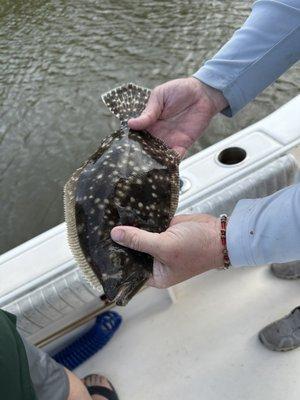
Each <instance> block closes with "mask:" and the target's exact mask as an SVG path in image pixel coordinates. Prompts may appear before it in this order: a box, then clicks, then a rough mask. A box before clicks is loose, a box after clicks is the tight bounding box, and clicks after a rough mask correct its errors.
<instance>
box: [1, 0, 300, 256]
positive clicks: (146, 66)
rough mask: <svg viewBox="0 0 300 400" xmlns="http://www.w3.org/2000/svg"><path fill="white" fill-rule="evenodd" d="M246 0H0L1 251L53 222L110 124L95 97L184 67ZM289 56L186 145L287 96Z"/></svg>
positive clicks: (210, 50) (237, 19)
mask: <svg viewBox="0 0 300 400" xmlns="http://www.w3.org/2000/svg"><path fill="white" fill-rule="evenodd" d="M251 3H252V1H235V0H233V1H229V0H226V1H216V0H212V1H199V0H187V1H180V0H173V1H172V2H171V1H170V2H166V1H163V0H162V1H140V0H122V1H119V0H118V1H116V0H115V1H108V0H102V1H96V0H87V1H79V0H75V1H74V0H72V1H71V0H65V1H63V0H61V1H58V0H49V1H46V0H44V1H42V0H40V1H38V0H35V1H34V0H31V1H30V0H27V1H26V2H24V1H22V0H13V1H12V0H6V1H5V0H0V52H1V63H0V152H1V154H0V180H1V182H0V183H1V192H0V193H1V209H0V224H1V231H0V252H4V251H6V250H8V249H10V248H12V247H14V246H16V245H18V244H20V243H22V242H24V241H25V240H28V239H30V238H31V237H33V236H35V235H37V234H39V233H41V232H43V231H45V230H47V229H49V228H50V227H52V226H55V225H56V224H58V223H60V222H62V220H63V207H62V188H63V185H64V183H65V181H66V179H67V178H68V177H69V175H70V174H71V173H72V172H73V170H74V169H75V168H76V167H78V166H79V165H80V163H81V162H82V161H83V160H84V159H85V158H86V157H87V156H88V155H89V154H90V153H91V152H93V151H94V149H95V148H96V146H97V144H98V143H99V140H100V138H101V137H103V136H105V135H107V134H109V133H110V132H111V131H112V129H114V128H115V127H116V126H117V123H116V121H114V120H113V118H111V116H110V115H109V112H108V111H107V110H106V109H105V107H104V106H103V105H102V104H101V102H100V101H99V97H100V94H101V93H102V92H104V91H106V90H108V89H110V88H112V87H114V86H117V85H119V84H120V83H123V82H128V81H133V82H136V83H139V84H143V85H145V86H148V87H150V88H151V87H153V86H155V85H157V84H160V83H162V82H164V81H167V80H170V79H173V78H178V77H183V76H187V75H191V74H192V73H193V72H194V71H196V70H197V69H198V67H199V66H200V64H201V63H202V62H203V61H204V60H205V59H207V58H208V57H210V56H212V55H213V54H214V53H215V52H216V51H217V50H218V48H219V47H220V46H221V45H222V43H224V42H225V41H226V40H227V39H228V38H229V37H230V36H231V34H232V33H233V31H234V30H235V29H236V28H238V27H239V26H240V25H241V24H242V23H243V21H244V20H245V19H246V17H247V16H248V14H249V12H250V5H251ZM299 70H300V68H299V66H294V67H293V68H292V69H291V70H290V71H288V72H287V73H286V74H285V75H283V76H282V77H281V78H280V79H279V80H278V81H277V83H275V84H274V85H273V86H272V87H270V88H269V89H267V90H266V91H265V92H264V93H263V94H262V95H261V96H260V97H259V98H258V99H257V100H256V101H255V102H253V103H252V104H251V105H249V106H247V107H246V108H245V109H244V110H243V111H242V112H241V113H240V114H239V115H238V116H236V117H235V118H234V119H228V118H225V117H222V116H219V117H217V118H216V119H215V120H214V121H213V122H212V124H211V126H210V127H209V129H208V130H207V133H206V134H205V135H204V137H203V138H202V139H201V140H200V141H199V143H197V145H196V146H195V147H194V149H193V151H196V150H199V149H200V148H202V147H206V146H208V145H210V144H212V143H214V142H216V141H218V140H220V139H222V138H224V137H226V136H227V135H228V134H231V133H234V132H235V131H237V130H239V129H241V128H243V127H245V126H247V125H249V124H251V123H253V122H255V121H257V120H258V119H260V118H262V117H263V116H265V115H267V114H269V113H270V112H272V111H273V110H275V109H276V108H277V107H279V106H280V105H281V104H283V103H285V102H286V101H287V100H289V99H291V98H292V97H293V96H295V95H296V94H297V92H298V90H299V82H298V86H297V85H296V75H297V73H299Z"/></svg>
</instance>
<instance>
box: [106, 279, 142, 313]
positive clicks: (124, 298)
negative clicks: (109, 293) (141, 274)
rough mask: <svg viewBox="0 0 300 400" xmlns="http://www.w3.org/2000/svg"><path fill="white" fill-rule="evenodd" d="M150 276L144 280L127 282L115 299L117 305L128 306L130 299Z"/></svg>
mask: <svg viewBox="0 0 300 400" xmlns="http://www.w3.org/2000/svg"><path fill="white" fill-rule="evenodd" d="M147 280H148V277H145V279H143V280H138V281H137V280H135V281H133V282H125V283H124V284H123V285H122V287H121V288H120V289H119V292H118V294H117V295H116V297H115V299H114V301H115V302H116V305H117V306H126V305H127V303H128V302H129V300H131V299H132V297H133V296H134V295H135V294H136V293H137V292H138V291H139V290H140V289H141V288H142V287H143V286H144V285H145V283H146V282H147Z"/></svg>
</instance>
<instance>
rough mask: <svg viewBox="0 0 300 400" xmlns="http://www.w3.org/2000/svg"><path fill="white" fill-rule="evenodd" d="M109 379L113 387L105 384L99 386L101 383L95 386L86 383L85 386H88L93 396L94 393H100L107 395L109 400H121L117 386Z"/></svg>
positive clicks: (100, 394)
mask: <svg viewBox="0 0 300 400" xmlns="http://www.w3.org/2000/svg"><path fill="white" fill-rule="evenodd" d="M88 377H89V375H88V376H86V377H85V378H84V380H85V379H86V378H88ZM107 381H108V383H109V384H110V386H111V389H110V388H107V387H105V386H99V385H94V386H87V385H85V387H86V388H87V391H88V392H89V394H90V395H91V396H93V395H94V394H98V395H99V396H103V397H105V398H106V399H107V400H119V397H118V395H117V392H116V390H115V388H114V387H113V385H112V383H111V382H110V381H109V380H108V379H107Z"/></svg>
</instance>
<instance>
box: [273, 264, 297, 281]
mask: <svg viewBox="0 0 300 400" xmlns="http://www.w3.org/2000/svg"><path fill="white" fill-rule="evenodd" d="M271 271H272V272H273V274H274V275H275V276H277V278H282V279H299V278H300V261H293V262H289V263H284V264H272V265H271Z"/></svg>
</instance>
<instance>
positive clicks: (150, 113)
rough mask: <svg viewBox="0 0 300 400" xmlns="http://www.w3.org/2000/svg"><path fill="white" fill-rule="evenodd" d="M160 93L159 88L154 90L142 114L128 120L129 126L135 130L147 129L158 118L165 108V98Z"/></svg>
mask: <svg viewBox="0 0 300 400" xmlns="http://www.w3.org/2000/svg"><path fill="white" fill-rule="evenodd" d="M158 93H159V92H158V91H157V90H155V89H154V90H153V92H152V93H151V95H150V98H149V100H148V103H147V106H146V108H145V110H144V111H143V112H142V114H141V115H140V116H139V117H138V118H131V119H130V120H129V121H128V125H129V128H131V129H135V130H143V129H147V128H148V127H149V126H151V125H153V124H154V123H155V122H156V121H157V120H158V118H159V116H160V115H161V113H162V109H163V99H162V98H161V95H159V94H158Z"/></svg>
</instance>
